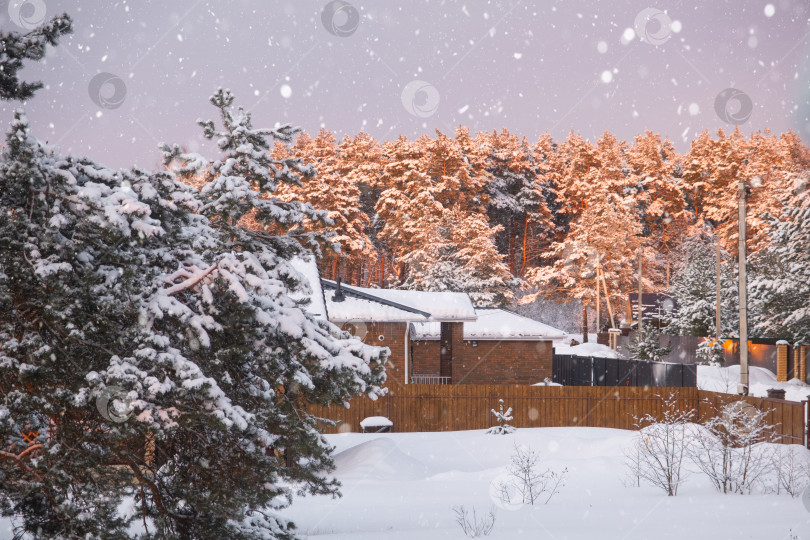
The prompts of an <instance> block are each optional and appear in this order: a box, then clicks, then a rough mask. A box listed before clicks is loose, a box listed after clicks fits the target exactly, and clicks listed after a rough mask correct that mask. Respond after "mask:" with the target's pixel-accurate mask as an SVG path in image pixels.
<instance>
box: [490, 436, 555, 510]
mask: <svg viewBox="0 0 810 540" xmlns="http://www.w3.org/2000/svg"><path fill="white" fill-rule="evenodd" d="M506 470H507V478H506V479H505V480H503V481H501V482H500V483H499V484H498V485H497V490H498V497H499V498H500V499H501V502H503V503H504V504H518V503H523V504H531V505H533V504H535V503H536V502H537V503H539V502H542V503H543V504H548V502H549V501H550V500H551V498H552V497H553V496H554V495H556V494H557V493H559V492H560V488H562V487H563V486H564V485H565V484H564V479H565V475H566V474H567V473H568V469H563V470H562V471H561V472H559V473H558V472H555V471H553V470H551V469H550V468H548V469H546V470H544V471H541V470H540V454H539V453H538V452H535V451H534V450H532V449H531V448H529V447H526V446H523V447H519V446H517V445H515V453H514V454H512V457H511V458H510V462H509V466H508V467H507V469H506Z"/></svg>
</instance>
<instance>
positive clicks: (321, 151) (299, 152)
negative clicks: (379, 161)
mask: <svg viewBox="0 0 810 540" xmlns="http://www.w3.org/2000/svg"><path fill="white" fill-rule="evenodd" d="M291 155H292V157H295V158H297V159H299V160H301V161H303V162H306V163H308V164H310V165H312V166H313V167H314V169H315V172H314V175H313V176H312V177H311V178H307V179H306V180H304V181H303V182H302V185H293V184H282V185H281V186H279V190H278V192H277V194H278V197H279V199H281V200H285V201H303V202H307V203H309V204H311V205H312V206H313V207H314V208H317V209H322V210H325V211H326V212H327V216H328V217H329V220H330V221H331V225H326V224H324V223H322V222H320V221H316V222H312V221H311V220H306V221H305V227H306V228H307V229H308V230H311V231H320V232H325V231H327V230H328V231H331V232H333V233H334V234H333V235H332V236H331V237H330V239H331V241H332V242H333V243H335V244H337V245H338V246H339V249H338V250H328V251H326V252H325V253H324V257H323V258H322V259H321V261H320V265H321V268H322V272H323V275H324V276H325V277H328V278H330V279H335V278H337V277H341V276H342V277H344V279H345V278H346V277H347V275H351V273H353V272H355V271H357V270H358V266H359V265H360V264H362V262H363V261H364V260H366V259H371V260H374V259H375V258H376V253H375V250H374V247H373V245H372V243H371V239H369V237H368V236H367V235H366V229H367V228H368V226H369V218H368V216H367V215H366V214H365V213H364V212H363V211H362V209H361V207H360V189H359V188H358V186H357V185H355V184H354V183H353V182H352V181H351V179H350V178H349V177H348V176H345V175H343V174H341V165H340V163H341V158H340V156H339V155H338V146H337V141H336V140H335V136H334V134H332V132H331V131H329V130H326V129H322V130H321V131H320V132H318V135H317V136H316V137H315V138H314V139H312V138H311V137H310V136H309V135H307V134H306V133H302V134H301V135H300V136H299V137H298V140H297V141H296V143H295V144H294V145H293V146H292V148H291Z"/></svg>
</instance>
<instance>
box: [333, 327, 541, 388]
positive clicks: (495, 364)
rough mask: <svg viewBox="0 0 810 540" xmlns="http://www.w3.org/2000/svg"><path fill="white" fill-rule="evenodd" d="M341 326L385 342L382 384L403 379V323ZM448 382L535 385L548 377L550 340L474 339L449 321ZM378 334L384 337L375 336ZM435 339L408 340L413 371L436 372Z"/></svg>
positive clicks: (377, 342)
mask: <svg viewBox="0 0 810 540" xmlns="http://www.w3.org/2000/svg"><path fill="white" fill-rule="evenodd" d="M352 324H353V325H354V326H353V327H352V326H349V325H342V327H343V328H344V329H345V330H349V331H350V332H352V333H353V334H354V335H358V336H360V337H361V338H362V339H363V342H364V343H368V344H369V345H377V346H381V347H388V348H389V349H391V355H390V356H389V357H388V363H387V364H386V366H385V370H386V373H387V374H388V379H387V381H386V386H389V387H396V386H398V385H401V384H404V383H405V346H404V343H405V342H404V339H405V324H406V323H352ZM453 324H454V326H456V325H457V328H454V329H453V330H454V331H453V366H452V368H453V379H452V383H453V384H534V383H538V382H541V381H542V380H543V379H544V378H545V377H549V378H551V363H552V356H553V354H554V351H553V348H552V344H551V342H550V341H478V342H477V343H478V346H477V347H473V343H474V342H473V341H465V340H463V339H462V335H463V334H462V331H461V325H462V323H453ZM380 336H383V340H382V341H381V340H380V339H379V337H380ZM439 350H440V343H439V340H430V341H411V344H410V352H411V359H412V361H413V367H412V373H414V374H416V375H438V374H439Z"/></svg>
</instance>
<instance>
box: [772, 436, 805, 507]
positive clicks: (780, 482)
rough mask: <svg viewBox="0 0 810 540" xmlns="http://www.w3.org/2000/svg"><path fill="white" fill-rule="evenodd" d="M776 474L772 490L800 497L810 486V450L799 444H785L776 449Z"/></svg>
mask: <svg viewBox="0 0 810 540" xmlns="http://www.w3.org/2000/svg"><path fill="white" fill-rule="evenodd" d="M773 464H774V474H773V478H772V482H773V483H772V485H771V486H770V491H775V492H776V493H777V494H781V493H783V492H784V493H787V494H788V495H790V496H791V497H799V496H801V494H802V492H803V491H804V490H805V489H808V488H809V487H810V450H808V449H807V448H804V447H803V446H801V445H798V444H784V445H779V446H778V447H776V449H775V451H774V461H773Z"/></svg>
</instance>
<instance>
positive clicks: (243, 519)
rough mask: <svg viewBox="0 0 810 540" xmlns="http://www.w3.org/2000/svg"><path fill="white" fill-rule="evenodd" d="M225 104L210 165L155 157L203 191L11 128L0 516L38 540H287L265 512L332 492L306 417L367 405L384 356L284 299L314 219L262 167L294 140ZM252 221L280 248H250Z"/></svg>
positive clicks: (0, 269) (0, 218)
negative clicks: (135, 532)
mask: <svg viewBox="0 0 810 540" xmlns="http://www.w3.org/2000/svg"><path fill="white" fill-rule="evenodd" d="M232 99H233V98H232V97H231V95H230V93H228V92H226V91H219V92H217V93H216V94H215V96H214V97H213V98H212V102H213V103H214V105H215V106H216V107H217V108H218V109H219V110H220V113H221V114H222V122H223V124H224V126H223V129H222V130H217V129H215V126H214V124H213V122H204V123H203V127H204V130H205V134H206V136H208V137H210V138H213V137H216V138H217V139H218V144H219V147H220V149H221V150H222V151H223V154H224V156H223V157H222V158H221V159H219V160H216V161H213V162H211V161H209V160H207V159H205V158H203V157H202V156H198V155H192V154H184V153H182V152H181V151H180V150H179V149H178V148H177V147H172V148H169V147H165V151H166V156H165V159H166V162H167V164H169V163H172V164H177V163H180V164H181V165H180V169H179V170H180V174H181V175H192V174H198V175H200V177H202V178H205V179H207V180H209V181H208V183H206V184H205V186H204V187H203V188H202V190H200V191H197V190H196V189H195V188H193V187H191V186H189V185H187V184H185V183H182V182H179V181H178V180H177V179H176V177H175V175H174V173H172V172H169V171H166V172H160V173H147V172H145V171H141V170H131V171H113V170H110V169H107V168H105V167H103V166H101V165H98V164H96V163H94V162H92V161H90V160H88V159H85V158H73V157H64V156H61V155H60V154H59V153H58V152H57V151H56V150H54V149H52V148H49V147H47V146H45V145H43V144H42V143H40V142H39V141H37V140H36V139H35V138H34V137H33V136H31V135H30V134H29V131H28V124H27V122H26V120H25V117H24V115H23V114H22V113H21V112H18V113H17V114H16V117H15V121H14V123H13V125H12V128H11V131H10V133H9V136H8V138H7V141H8V142H7V148H6V149H5V151H4V153H3V156H2V161H0V254H2V255H1V258H0V391H2V394H3V396H5V398H6V399H5V400H4V402H3V404H0V475H2V478H3V490H2V491H0V508H1V509H2V512H3V513H4V514H5V515H12V516H14V517H15V518H17V519H19V520H20V522H21V527H22V528H23V529H24V530H26V531H29V532H30V533H31V534H34V535H36V536H40V537H65V538H67V537H71V538H72V537H116V536H121V537H122V536H125V535H126V531H127V528H128V527H129V526H130V525H131V524H132V523H133V522H134V521H138V522H142V523H143V524H144V526H145V527H147V528H148V530H149V533H150V534H154V535H157V536H159V537H182V538H211V537H218V538H289V537H291V536H292V532H291V528H290V527H291V526H290V524H288V523H287V522H286V521H285V520H283V519H281V518H278V517H276V516H275V515H274V510H275V509H278V508H280V507H283V506H285V505H287V504H289V502H290V500H291V496H292V494H293V493H294V492H296V491H299V492H310V493H328V494H335V493H336V492H337V488H338V486H337V484H336V483H335V482H334V481H332V480H329V479H327V478H326V476H325V473H326V471H328V470H329V468H330V466H331V464H332V461H331V458H330V455H329V447H328V446H327V445H326V443H325V441H324V440H323V438H322V436H321V435H320V433H319V431H318V429H317V419H316V418H314V417H313V416H311V415H310V414H308V413H307V404H308V403H317V404H321V405H325V404H328V403H336V404H342V403H344V402H346V401H347V400H348V399H349V398H350V397H352V396H354V395H359V394H367V395H370V396H372V397H374V396H376V395H378V394H379V393H380V392H381V390H380V388H379V385H380V384H381V382H382V380H383V371H382V370H383V368H382V365H383V362H384V351H383V350H381V349H378V348H373V347H368V346H366V345H363V344H362V343H361V342H360V341H359V340H356V339H353V338H350V337H349V336H347V335H346V334H344V333H342V332H340V331H339V330H338V329H337V328H336V327H334V326H333V325H331V324H329V323H328V322H325V321H320V320H315V319H314V318H313V317H312V316H311V315H310V314H308V313H307V312H306V311H305V306H304V305H303V304H302V303H301V302H300V301H297V300H294V298H302V297H306V295H307V293H308V290H309V287H308V285H307V283H306V282H305V280H304V279H303V277H302V276H301V275H300V274H299V273H298V272H296V271H295V270H294V269H293V267H292V265H291V264H290V262H289V261H290V259H291V258H292V257H293V256H306V252H305V251H304V248H302V247H301V243H300V240H301V239H302V237H301V236H299V235H298V233H297V232H296V231H295V229H294V227H295V226H296V224H297V223H300V221H301V220H302V219H303V217H304V216H305V215H307V216H313V217H316V215H317V214H316V213H315V212H314V211H313V210H312V209H311V208H307V207H306V206H305V205H302V204H300V203H294V202H291V203H282V202H280V201H277V200H274V199H273V198H272V195H271V194H272V191H273V190H274V188H275V186H276V184H277V182H279V181H283V180H286V181H295V172H294V171H301V170H303V171H305V170H306V169H305V168H304V167H303V166H302V165H301V164H300V163H297V162H294V161H285V162H275V161H272V160H270V158H269V157H268V156H269V144H268V143H269V141H271V140H272V139H274V138H279V139H285V138H288V137H289V136H291V135H292V134H293V132H294V130H292V128H289V127H288V126H283V127H282V128H279V129H277V130H258V129H254V128H253V127H252V126H251V123H250V116H249V115H248V114H247V113H245V112H244V111H242V110H241V109H239V110H234V109H233V108H232ZM249 213H254V214H255V215H256V216H257V219H260V220H262V221H263V222H264V223H265V224H267V225H268V227H269V228H271V229H272V228H273V227H274V226H275V225H274V224H278V223H280V225H279V228H281V229H289V230H290V234H277V235H275V236H271V235H270V234H268V233H259V232H256V231H250V230H245V229H243V228H242V227H240V226H239V225H238V223H239V221H240V219H241V218H242V217H244V216H245V215H247V214H249ZM301 234H303V235H304V236H303V239H304V240H308V239H311V240H312V241H313V242H314V241H316V239H315V238H311V237H310V236H308V235H307V234H305V233H301ZM21 433H22V434H25V436H27V439H25V438H21ZM146 441H153V442H154V445H155V452H154V456H152V455H151V452H147V451H145V442H146ZM125 497H131V498H134V499H135V512H134V513H131V512H127V513H125V514H121V513H120V512H119V505H120V503H121V502H122V501H123V500H124V498H125Z"/></svg>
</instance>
